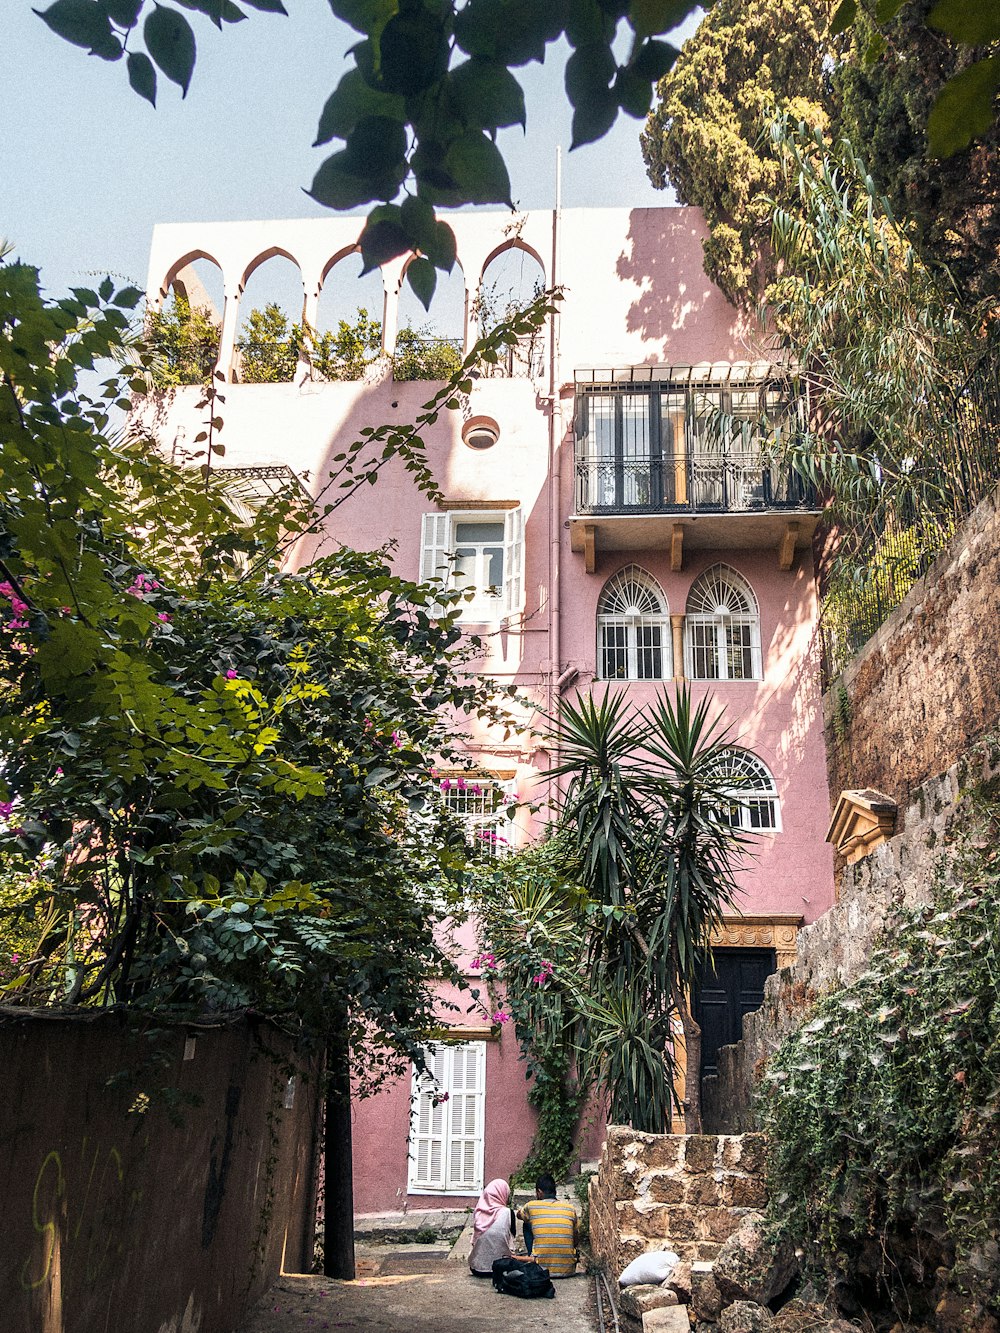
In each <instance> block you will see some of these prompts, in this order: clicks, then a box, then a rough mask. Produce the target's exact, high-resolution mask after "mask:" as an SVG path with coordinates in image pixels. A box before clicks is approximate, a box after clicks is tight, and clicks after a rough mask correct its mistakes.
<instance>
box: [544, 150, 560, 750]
mask: <svg viewBox="0 0 1000 1333" xmlns="http://www.w3.org/2000/svg"><path fill="white" fill-rule="evenodd" d="M561 212H562V148H560V147H557V148H556V201H555V208H554V209H553V210H552V276H551V279H550V282H549V285H550V286H551V287H555V286H556V285H557V284H558V282H559V224H560V215H561ZM559 374H560V371H559V313H558V310H556V311H555V312H554V313H553V314H551V315H550V316H549V567H548V576H549V616H548V622H549V681H548V689H547V691H546V699H547V711H548V714H549V716H550V717H551V716H552V715H553V713H554V712H555V710H556V709H557V708H558V706H559V686H558V680H559V673H560V654H561V646H560V645H561V633H560V631H561V625H560V606H561V598H560V589H559V564H560V544H561V540H562V524H561V518H562V514H561V510H560V505H561V504H562V402H561V399H560V396H559ZM551 758H552V764H551V765H550V766H551V767H554V766H556V765H558V763H559V750H558V747H557V748H556V751H555V753H554V754H553V755H552V756H551Z"/></svg>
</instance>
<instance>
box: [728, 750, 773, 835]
mask: <svg viewBox="0 0 1000 1333" xmlns="http://www.w3.org/2000/svg"><path fill="white" fill-rule="evenodd" d="M719 776H720V778H721V779H722V781H723V783H725V781H726V779H727V778H732V779H733V783H732V786H729V787H727V788H726V794H727V795H728V796H729V797H730V799H731V801H732V804H731V805H730V806H729V808H728V810H727V812H726V814H727V820H728V822H729V823H730V824H732V826H733V828H738V829H740V830H742V831H743V832H745V833H780V832H781V801H780V799H779V797H778V784H777V783H776V782H775V780H774V774H773V773H772V772H771V770H770V769H769V768H768V766H767V764H765V763H764V761H763V759H761V757H760V755H758V754H754V753H753V751H752V750H742V749H740V748H739V747H738V746H735V745H734V746H732V747H731V748H730V749H728V750H727V751H726V753H725V758H724V759H723V761H722V764H721V765H720V767H719ZM754 807H757V808H758V810H760V811H763V810H765V809H766V810H767V812H768V818H769V819H770V821H771V822H770V823H767V824H761V823H757V824H755V823H754V822H753V808H754Z"/></svg>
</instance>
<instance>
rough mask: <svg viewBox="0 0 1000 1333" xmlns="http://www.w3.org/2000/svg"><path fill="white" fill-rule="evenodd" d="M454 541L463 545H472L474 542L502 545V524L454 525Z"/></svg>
mask: <svg viewBox="0 0 1000 1333" xmlns="http://www.w3.org/2000/svg"><path fill="white" fill-rule="evenodd" d="M455 541H456V543H462V544H463V545H472V544H473V543H474V542H480V543H481V542H490V543H491V544H492V543H494V542H499V543H500V545H501V546H502V545H503V524H502V523H475V522H473V523H464V522H463V523H456V524H455Z"/></svg>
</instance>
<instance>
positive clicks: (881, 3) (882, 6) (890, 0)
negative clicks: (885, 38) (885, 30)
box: [875, 0, 906, 23]
mask: <svg viewBox="0 0 1000 1333" xmlns="http://www.w3.org/2000/svg"><path fill="white" fill-rule="evenodd" d="M905 4H906V0H877V3H876V5H875V21H876V22H877V23H888V22H889V20H890V19H894V18H895V17H896V15H897V14H898V13H899V11H900V10H901V9H902V8H903V6H904V5H905Z"/></svg>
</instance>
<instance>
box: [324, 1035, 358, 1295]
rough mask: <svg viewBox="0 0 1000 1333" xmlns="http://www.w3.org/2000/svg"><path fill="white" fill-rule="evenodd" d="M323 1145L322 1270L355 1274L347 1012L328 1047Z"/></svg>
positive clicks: (343, 1275) (342, 1275)
mask: <svg viewBox="0 0 1000 1333" xmlns="http://www.w3.org/2000/svg"><path fill="white" fill-rule="evenodd" d="M326 1077H327V1088H326V1123H325V1126H324V1146H323V1173H324V1181H323V1199H324V1203H323V1272H324V1273H325V1275H326V1276H327V1277H339V1278H346V1279H348V1280H351V1279H353V1277H354V1172H353V1164H352V1160H351V1054H350V1046H349V1042H348V1036H347V1015H346V1014H345V1015H344V1016H343V1022H342V1023H341V1025H340V1028H339V1031H338V1033H337V1036H336V1037H334V1038H333V1039H332V1040H331V1041H330V1043H329V1044H328V1046H327V1048H326Z"/></svg>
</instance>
